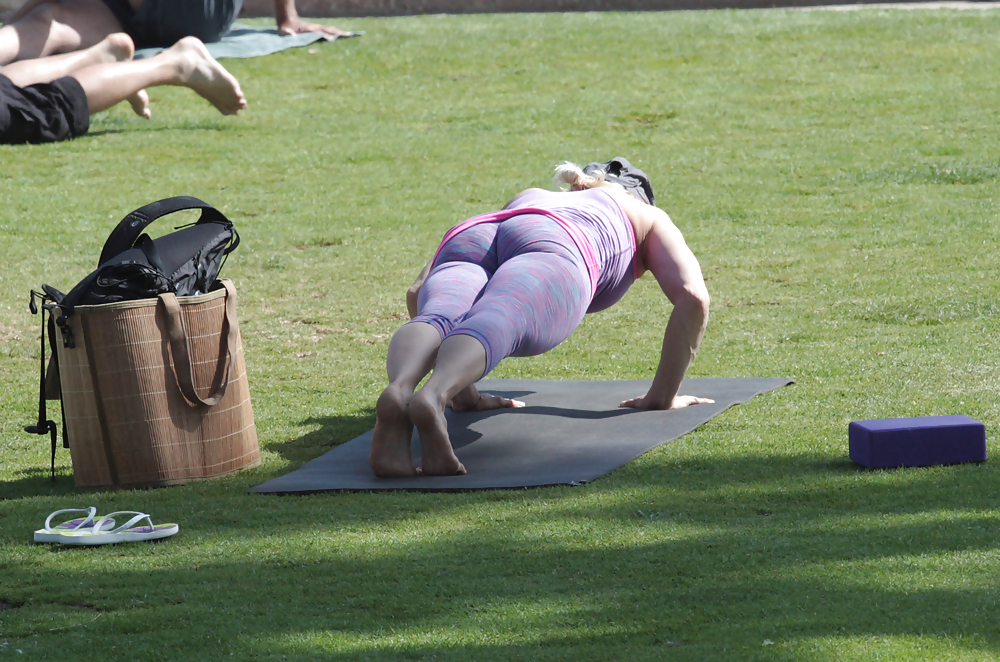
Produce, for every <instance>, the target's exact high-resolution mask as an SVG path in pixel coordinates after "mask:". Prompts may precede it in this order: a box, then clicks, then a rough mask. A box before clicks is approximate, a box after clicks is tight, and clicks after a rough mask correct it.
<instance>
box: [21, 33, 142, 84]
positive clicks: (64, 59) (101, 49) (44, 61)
mask: <svg viewBox="0 0 1000 662" xmlns="http://www.w3.org/2000/svg"><path fill="white" fill-rule="evenodd" d="M134 53H135V47H134V46H133V44H132V39H131V38H130V37H129V36H128V35H127V34H125V33H124V32H118V33H115V34H113V35H109V36H108V37H107V38H106V39H104V40H103V41H101V42H100V43H98V44H95V45H94V46H91V47H90V48H88V49H86V50H82V51H74V52H72V53H64V54H62V55H50V56H48V57H42V58H37V59H34V60H21V61H19V62H15V63H13V64H8V65H7V66H6V67H4V68H3V71H2V73H3V75H4V76H6V77H7V78H9V79H10V80H11V82H13V83H14V84H15V85H17V86H18V87H27V86H28V85H35V84H36V83H51V82H52V81H54V80H55V79H57V78H62V77H63V76H69V75H71V74H72V73H73V72H75V71H79V70H80V69H86V68H87V67H92V66H94V65H97V64H109V63H113V62H124V61H127V60H131V59H132V55H133V54H134Z"/></svg>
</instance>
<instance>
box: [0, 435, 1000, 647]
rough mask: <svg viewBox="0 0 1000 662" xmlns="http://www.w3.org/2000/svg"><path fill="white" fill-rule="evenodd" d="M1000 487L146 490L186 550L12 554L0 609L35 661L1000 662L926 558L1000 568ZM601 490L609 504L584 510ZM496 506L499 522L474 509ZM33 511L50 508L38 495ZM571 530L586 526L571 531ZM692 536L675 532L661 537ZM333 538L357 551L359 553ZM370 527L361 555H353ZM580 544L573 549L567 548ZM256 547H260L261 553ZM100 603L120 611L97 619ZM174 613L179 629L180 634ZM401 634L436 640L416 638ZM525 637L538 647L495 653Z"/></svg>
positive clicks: (839, 476) (989, 616)
mask: <svg viewBox="0 0 1000 662" xmlns="http://www.w3.org/2000/svg"><path fill="white" fill-rule="evenodd" d="M318 422H319V424H320V428H319V429H318V430H316V431H314V432H311V433H309V434H307V435H304V436H303V437H301V438H299V439H298V440H296V442H298V441H303V440H304V441H306V442H307V443H310V444H315V445H317V446H322V445H325V444H332V443H341V442H342V441H346V440H347V439H348V438H351V437H352V436H353V435H354V434H355V432H356V431H357V430H358V429H367V427H369V426H370V423H371V421H370V417H365V416H360V417H330V418H322V419H318ZM996 474H997V471H995V470H994V469H993V468H992V466H991V465H962V466H956V467H945V468H933V469H916V470H913V469H908V470H902V471H883V472H868V471H865V470H861V469H856V468H854V467H853V465H851V464H849V463H847V462H841V461H837V460H833V459H831V458H830V457H828V456H819V455H812V456H782V455H776V456H773V457H736V458H723V459H718V458H693V459H684V460H673V459H671V458H670V457H669V456H666V455H664V456H662V461H657V462H640V463H639V464H638V465H628V466H627V467H626V468H624V469H622V470H619V471H618V472H616V473H614V474H612V475H611V476H609V477H608V478H605V479H602V480H601V481H598V482H595V483H593V484H591V485H589V486H587V487H585V488H575V489H574V488H554V489H548V490H534V491H530V492H522V491H497V492H490V493H474V494H460V495H459V494H453V495H442V494H433V495H431V494H406V493H391V494H369V493H360V494H350V495H314V496H311V497H302V498H289V499H254V498H253V497H247V496H244V495H243V494H241V493H235V492H230V491H228V490H226V491H220V490H218V489H214V490H212V491H211V492H210V493H208V494H204V495H203V496H202V497H201V499H199V498H198V497H197V495H198V494H200V492H196V491H193V490H189V491H187V492H183V491H180V490H184V489H187V488H175V489H165V490H157V491H155V492H149V493H147V494H146V495H145V497H146V499H145V500H146V501H152V502H154V505H155V502H156V501H162V502H163V505H164V506H166V505H170V506H171V508H170V509H169V510H171V517H172V518H175V521H178V522H181V523H182V526H183V527H184V535H183V536H179V537H178V538H177V539H176V540H172V541H171V540H168V541H163V542H162V543H158V544H157V545H156V546H155V547H149V548H136V547H134V546H119V547H115V548H107V549H104V550H88V549H75V548H73V549H67V548H50V551H49V553H58V554H59V556H60V559H62V560H63V561H62V562H61V564H60V571H59V572H58V573H40V572H39V569H38V561H35V562H23V561H18V562H5V563H2V566H0V567H3V570H4V572H3V573H0V602H4V603H7V604H23V605H24V606H23V607H22V608H21V609H18V610H16V614H15V615H14V616H11V617H8V618H7V619H6V622H5V625H4V636H5V638H6V639H7V640H8V641H11V645H12V646H15V647H16V646H17V645H18V644H17V642H19V641H22V640H24V641H27V639H28V638H31V641H32V642H33V643H32V646H33V647H34V646H37V648H33V650H36V652H38V653H45V651H47V650H51V652H52V654H53V655H55V654H57V653H58V655H60V656H62V657H63V658H64V659H70V658H75V657H83V656H86V655H87V654H88V652H89V650H90V649H89V648H88V647H89V646H90V645H91V644H90V643H88V642H92V640H93V639H94V638H97V639H104V638H107V639H111V638H115V639H116V641H118V642H119V643H118V646H119V651H124V650H126V649H128V648H129V647H132V648H134V649H135V650H136V651H139V650H146V649H149V648H150V647H155V646H156V645H157V643H156V642H162V641H165V640H169V641H171V642H173V645H176V646H185V645H191V646H194V647H195V648H192V650H199V648H198V646H201V645H202V644H201V643H199V642H202V641H205V640H209V639H210V640H212V641H216V640H221V642H222V644H223V645H224V646H225V647H226V651H229V652H234V653H235V654H236V655H237V656H239V657H242V658H248V659H249V658H252V657H260V656H261V653H262V652H264V653H265V654H270V655H273V656H291V657H296V656H298V657H316V658H317V659H318V657H320V656H321V657H323V658H324V659H339V660H354V659H359V660H360V659H386V660H388V659H399V658H400V656H401V655H407V656H416V657H422V656H433V657H435V659H470V658H480V659H542V658H545V657H558V658H560V659H561V658H564V657H565V653H566V652H567V651H568V650H569V649H573V650H575V651H578V652H580V651H582V652H583V655H582V656H581V659H590V658H593V659H597V658H603V659H610V658H617V657H622V656H624V655H625V654H626V653H627V654H628V656H629V657H630V658H631V659H641V658H643V657H645V658H649V659H655V658H656V657H657V651H663V652H666V651H665V649H666V648H668V647H670V648H679V649H682V650H683V651H684V652H685V653H684V654H685V655H690V656H691V658H692V659H709V658H716V659H726V658H727V656H728V659H739V655H738V654H736V653H737V652H738V651H741V650H743V651H746V650H747V649H748V648H750V647H756V648H758V649H759V647H760V642H762V641H763V640H764V639H769V640H772V641H774V642H776V644H779V645H776V646H775V647H774V648H773V649H769V652H770V653H773V656H771V657H769V659H775V658H777V659H792V658H793V657H794V656H793V655H792V653H791V652H789V651H787V650H783V649H782V648H781V646H780V644H781V643H782V641H788V640H793V639H794V640H796V641H799V642H801V641H803V640H805V639H809V638H820V639H823V638H826V639H834V640H835V639H837V638H838V637H861V638H877V637H888V636H914V637H916V636H923V637H941V638H949V639H954V638H956V637H959V638H963V639H964V640H965V642H966V645H975V646H977V647H979V650H981V651H982V652H983V653H984V654H986V655H987V656H992V655H994V654H1000V630H998V629H997V628H996V626H995V605H996V603H997V602H998V600H1000V587H998V586H996V584H995V582H994V583H990V582H983V581H971V582H969V583H968V585H967V586H968V587H967V588H963V587H962V586H963V585H964V584H961V583H960V584H959V586H958V587H955V586H949V582H951V583H952V584H954V583H955V577H954V576H953V575H952V576H951V577H950V579H949V578H945V579H943V580H937V579H936V578H935V577H934V576H933V575H931V576H928V574H927V573H933V572H934V571H935V569H936V568H937V567H938V564H934V563H928V562H927V559H929V558H933V557H935V556H937V555H941V554H943V553H959V554H962V555H963V556H966V557H978V556H979V555H983V554H986V555H991V556H992V555H995V553H996V549H997V546H998V544H1000V543H998V541H1000V535H998V534H1000V518H997V517H994V516H992V515H988V514H981V513H987V512H992V511H993V510H994V509H995V491H994V490H992V489H989V487H990V486H992V485H995V484H996V482H997V480H996V479H997V476H996ZM46 479H47V478H46V476H44V475H39V476H34V477H28V478H25V479H23V480H25V481H29V480H38V481H44V480H46ZM255 479H256V477H255ZM237 482H243V481H231V483H237ZM225 484H227V485H229V484H230V483H225ZM202 492H204V490H202ZM587 493H590V495H591V496H592V497H593V498H587V499H584V500H583V501H581V500H579V499H577V498H576V497H577V496H578V495H585V494H587ZM185 494H186V495H187V498H181V497H183V496H184V495H185ZM206 497H207V498H210V501H206V500H204V499H205V498H206ZM496 502H499V503H498V506H497V508H496V511H495V515H496V518H493V517H481V516H476V515H475V514H474V513H482V512H485V511H488V510H489V508H490V505H489V504H490V503H496ZM519 503H528V504H529V505H530V507H529V508H519V507H518V504H519ZM504 504H512V505H513V507H510V506H508V505H504ZM595 504H596V505H595ZM45 506H48V504H45ZM32 509H33V510H38V511H39V512H38V516H40V517H42V518H44V513H42V504H38V503H36V504H33V505H32ZM162 509H167V508H162ZM236 513H238V515H236ZM977 513H980V514H977ZM453 514H454V515H459V516H460V519H461V520H462V522H463V524H462V526H459V527H456V528H453V529H448V530H444V531H440V532H436V533H435V534H434V535H430V536H426V537H423V536H419V537H418V538H416V539H413V538H410V537H408V536H409V534H404V535H403V536H402V537H395V536H394V535H391V534H390V535H385V536H383V535H375V536H374V537H373V533H375V532H379V531H386V532H387V530H388V529H391V528H392V527H394V526H397V525H399V524H400V523H403V522H408V521H420V520H424V521H426V522H427V523H428V526H432V525H433V523H434V522H435V521H439V520H440V518H441V517H449V516H451V515H453ZM36 519H37V518H36ZM595 523H596V525H598V526H604V527H605V531H607V527H606V523H610V524H611V525H612V526H613V527H614V528H617V529H620V530H621V531H622V533H623V538H622V542H621V543H620V544H616V545H606V544H599V545H588V544H587V542H586V537H587V534H586V531H587V528H588V527H591V526H594V525H595ZM687 525H691V526H690V527H687ZM567 526H569V527H570V528H576V529H578V530H579V531H582V532H583V533H582V534H574V535H573V536H571V535H569V534H566V533H565V532H566V531H567V529H566V528H565V527H567ZM678 526H679V527H680V528H677V529H676V530H677V531H679V532H680V534H679V535H672V534H671V535H663V533H664V532H668V533H669V532H670V531H671V530H674V529H671V528H670V527H678ZM664 527H667V528H666V529H665V528H664ZM8 528H9V527H8ZM404 528H406V527H405V526H404ZM538 531H552V532H554V535H553V536H552V537H551V538H550V541H549V542H547V543H545V544H540V543H539V540H538V537H537V535H533V533H532V532H536V533H537V532H538ZM685 531H686V532H685ZM560 532H563V533H560ZM6 533H8V534H10V533H12V532H11V531H7V532H6ZM25 535H28V534H27V533H25ZM580 535H582V536H584V537H583V538H581V537H580ZM276 536H277V537H279V538H280V537H281V536H297V538H296V540H297V541H301V543H299V542H297V543H296V545H295V546H286V547H285V548H275V546H274V543H268V542H267V540H268V539H269V538H270V539H273V538H274V537H276ZM323 536H339V537H340V538H341V539H342V540H344V541H355V542H347V547H343V546H339V545H337V544H327V543H325V542H322V541H323V540H324V538H323ZM574 536H575V537H574ZM643 536H647V537H648V539H649V540H651V541H652V542H649V543H645V542H643ZM369 537H371V539H372V541H373V542H372V543H371V547H370V550H369V551H368V552H364V551H363V550H361V549H360V548H358V545H359V544H360V543H358V542H356V541H358V540H361V539H366V538H369ZM569 538H573V540H572V544H570V543H569V542H566V543H565V544H564V542H563V541H564V540H569ZM331 540H332V538H331ZM377 540H381V541H382V542H378V543H376V542H375V541H377ZM222 541H226V544H232V545H234V547H233V548H232V549H233V550H234V551H235V554H236V556H238V560H233V559H231V558H230V557H227V556H226V555H225V554H224V553H221V552H222V551H223V549H222V548H216V549H218V550H219V552H217V553H214V554H209V555H205V554H201V553H199V552H198V550H199V549H201V548H202V547H206V546H208V545H214V544H218V543H220V542H222ZM258 543H259V544H261V545H262V547H261V548H260V551H259V552H258V551H254V552H253V553H252V554H251V553H249V552H248V551H247V549H248V548H247V546H248V545H254V544H258ZM150 549H154V550H157V556H159V555H160V554H159V553H160V552H162V553H163V554H164V555H166V556H164V561H158V562H157V563H156V564H154V566H155V567H152V566H151V567H148V568H147V567H144V566H143V565H142V563H141V562H139V561H138V560H137V561H136V562H134V563H132V562H130V563H128V564H124V565H123V564H120V563H117V562H105V561H101V560H99V559H96V558H95V555H98V556H100V555H103V557H105V559H108V558H111V557H128V556H130V555H133V554H136V555H145V554H150V553H152V552H151V551H149V550H150ZM186 550H193V551H194V552H195V554H194V556H193V557H191V558H192V560H191V561H190V562H187V561H179V560H175V561H172V562H169V563H171V564H172V565H173V567H167V568H166V569H164V566H163V565H162V564H163V563H168V562H167V561H166V560H165V559H167V558H169V557H170V556H173V555H174V554H185V552H186ZM44 553H45V552H42V554H44ZM76 557H79V559H80V561H79V563H78V564H77V563H73V562H72V561H73V559H74V558H76ZM949 563H950V562H949ZM852 564H857V566H858V567H864V566H868V565H870V564H883V565H881V566H880V567H881V568H883V569H884V570H883V571H881V572H879V573H876V574H874V575H873V574H872V573H871V572H870V570H868V571H865V574H864V576H863V577H860V578H859V579H858V581H857V582H855V581H852V579H851V568H852V567H853V566H852ZM886 564H888V565H886ZM178 565H183V566H185V567H177V566H178ZM973 567H975V566H974V565H970V571H971V570H972V568H973ZM892 568H895V570H893V569H892ZM888 573H891V574H892V575H893V576H894V577H895V579H894V580H893V581H892V582H891V583H888V582H885V583H884V585H882V581H881V580H880V579H878V577H884V576H886V574H888ZM935 585H937V586H935ZM942 585H943V587H942ZM137 586H141V587H142V589H141V593H142V596H141V598H140V599H141V601H142V602H141V604H137V603H136V602H135V600H136V594H135V593H134V591H135V589H136V587H137ZM81 604H86V605H92V609H90V610H76V611H79V612H80V613H79V614H78V617H79V620H80V622H81V624H82V623H83V622H84V621H87V625H88V630H87V637H69V638H67V637H64V636H61V634H60V633H53V632H51V631H50V628H51V627H52V624H51V623H50V622H49V621H47V620H46V619H45V617H44V616H42V614H46V613H50V612H52V611H57V612H58V611H60V610H63V611H65V610H66V609H71V611H72V610H73V609H76V607H75V606H76V605H81ZM234 605H239V608H238V609H236V608H234ZM94 609H98V610H101V611H102V612H103V613H105V618H102V619H100V620H97V621H93V622H91V619H92V618H93V614H92V613H90V611H93V610H94ZM178 610H180V611H178ZM76 611H72V613H73V614H76ZM85 612H86V613H85ZM8 613H11V612H8ZM179 613H182V614H183V617H182V622H183V627H177V625H176V622H177V618H178V614H179ZM73 617H74V618H77V616H73ZM448 623H453V624H456V625H454V626H447V627H458V628H467V634H468V636H469V637H473V638H474V637H475V635H474V634H471V633H473V632H477V631H483V632H490V633H491V638H492V640H493V641H492V642H485V641H484V642H483V643H481V644H478V643H469V644H464V645H459V644H451V643H449V644H441V645H437V644H434V643H426V642H427V641H428V639H429V640H431V641H433V640H434V639H435V638H436V636H437V635H434V633H435V632H439V633H441V635H440V637H441V639H448V637H450V636H452V635H451V634H447V633H446V630H447V627H446V625H445V624H448ZM612 625H613V626H614V627H612ZM609 630H611V631H612V632H611V633H609ZM122 632H128V637H126V638H124V639H123V638H121V637H120V634H121V633H122ZM403 632H410V633H413V632H418V633H420V636H419V637H414V638H413V639H412V641H414V642H415V643H413V644H412V645H411V647H408V648H407V647H405V646H406V644H401V643H400V642H401V641H402V636H403V635H402V633H403ZM570 632H572V634H567V633H570ZM588 632H590V633H592V634H579V633H588ZM393 634H395V635H396V636H395V637H393V638H392V641H389V638H390V636H391V635H393ZM36 635H37V637H36ZM311 638H312V639H311ZM337 638H340V641H341V642H343V641H345V640H346V641H350V642H354V643H353V644H352V645H360V644H358V643H357V642H371V643H370V644H369V647H368V648H362V649H359V651H358V652H357V653H351V654H341V655H334V654H331V653H329V649H328V648H327V646H329V645H331V643H332V641H333V640H334V639H337ZM344 638H346V639H344ZM383 638H384V640H383ZM525 638H527V639H528V640H533V641H534V642H535V643H530V644H512V645H502V644H497V643H495V642H496V641H497V640H499V641H503V640H505V639H506V640H511V639H518V640H520V641H524V640H525ZM676 642H684V644H683V645H682V646H674V644H675V643H676ZM970 642H975V643H974V644H970ZM123 646H124V647H125V648H124V649H123V648H122V647H123ZM401 646H403V648H401ZM587 651H590V653H589V654H588V653H587ZM670 652H671V653H673V652H674V651H673V650H672V651H670ZM678 652H679V651H678ZM733 654H736V657H733ZM636 655H639V658H636ZM265 656H266V655H265ZM743 659H745V658H743Z"/></svg>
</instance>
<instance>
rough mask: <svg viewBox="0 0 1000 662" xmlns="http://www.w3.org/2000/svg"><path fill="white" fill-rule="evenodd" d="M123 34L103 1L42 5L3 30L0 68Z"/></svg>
mask: <svg viewBox="0 0 1000 662" xmlns="http://www.w3.org/2000/svg"><path fill="white" fill-rule="evenodd" d="M121 31H122V25H121V24H120V23H119V22H118V19H116V18H115V16H114V14H112V13H111V10H110V9H108V7H107V5H105V4H104V3H103V2H101V0H50V1H49V2H42V3H39V4H38V5H37V6H35V7H34V8H33V9H31V10H30V11H29V12H28V13H27V14H25V15H23V16H21V17H20V18H18V19H17V20H16V21H14V22H12V23H10V24H8V25H5V26H3V27H2V28H0V65H5V64H8V63H10V62H15V61H17V60H31V59H34V58H39V57H44V56H46V55H56V54H59V53H69V52H71V51H76V50H80V49H82V48H89V47H90V46H93V45H94V44H96V43H98V42H100V41H101V40H102V39H104V38H105V37H107V36H108V35H110V34H113V33H115V32H121ZM4 75H6V74H4Z"/></svg>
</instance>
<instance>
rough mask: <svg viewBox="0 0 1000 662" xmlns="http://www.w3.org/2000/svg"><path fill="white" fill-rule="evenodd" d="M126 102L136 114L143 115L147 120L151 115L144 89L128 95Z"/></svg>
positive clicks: (147, 96)
mask: <svg viewBox="0 0 1000 662" xmlns="http://www.w3.org/2000/svg"><path fill="white" fill-rule="evenodd" d="M128 103H129V105H130V106H132V110H134V111H135V114H136V115H139V116H140V117H145V118H146V119H147V120H148V119H149V118H150V117H152V116H153V114H152V113H151V112H150V110H149V95H148V94H146V90H139V91H138V92H136V93H135V94H132V95H129V97H128Z"/></svg>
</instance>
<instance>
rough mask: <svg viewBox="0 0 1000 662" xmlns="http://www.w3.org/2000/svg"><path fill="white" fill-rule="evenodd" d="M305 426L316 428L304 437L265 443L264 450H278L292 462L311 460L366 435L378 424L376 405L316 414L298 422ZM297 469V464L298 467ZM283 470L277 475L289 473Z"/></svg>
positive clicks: (276, 451) (275, 451)
mask: <svg viewBox="0 0 1000 662" xmlns="http://www.w3.org/2000/svg"><path fill="white" fill-rule="evenodd" d="M299 425H300V426H302V427H316V426H318V427H316V429H314V430H313V431H312V432H307V433H306V434H304V435H302V436H301V437H297V438H295V439H290V440H288V441H275V442H271V443H268V444H265V445H264V446H263V448H264V449H266V450H268V451H271V452H272V453H277V454H278V455H280V456H281V457H282V458H284V459H285V460H288V461H289V462H296V463H299V464H301V463H303V462H308V461H309V460H312V459H314V458H316V457H319V456H320V455H322V454H323V453H325V452H327V451H328V450H330V449H331V448H334V447H336V446H339V445H341V444H343V443H346V442H348V441H350V440H351V439H354V438H355V437H357V436H358V435H361V434H364V433H365V432H367V431H368V430H370V429H371V428H372V427H373V426H374V425H375V408H374V407H369V408H367V409H365V410H364V413H362V414H354V415H344V416H316V417H311V418H307V419H305V420H304V421H301V422H300V423H299ZM295 468H298V467H295ZM288 471H289V469H287V468H285V469H282V470H281V471H280V472H279V473H277V474H275V475H281V474H284V473H287V472H288Z"/></svg>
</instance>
